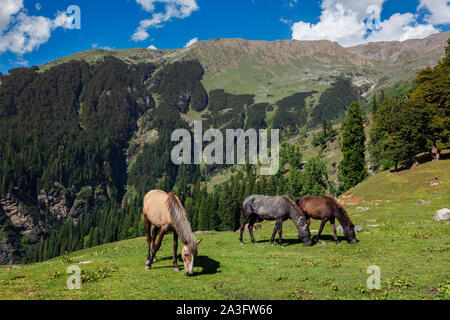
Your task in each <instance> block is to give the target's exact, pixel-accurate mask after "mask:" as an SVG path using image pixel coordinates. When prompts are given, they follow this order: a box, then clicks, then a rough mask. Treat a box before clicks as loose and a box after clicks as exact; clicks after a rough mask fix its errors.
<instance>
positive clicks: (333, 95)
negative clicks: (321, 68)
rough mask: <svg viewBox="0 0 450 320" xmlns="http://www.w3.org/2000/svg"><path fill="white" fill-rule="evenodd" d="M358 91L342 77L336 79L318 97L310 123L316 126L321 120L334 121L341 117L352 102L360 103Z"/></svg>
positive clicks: (360, 98)
mask: <svg viewBox="0 0 450 320" xmlns="http://www.w3.org/2000/svg"><path fill="white" fill-rule="evenodd" d="M363 99H364V98H362V97H361V96H360V94H359V92H358V89H357V88H356V87H355V86H353V85H352V83H351V81H350V80H349V79H347V78H344V77H337V78H336V80H335V81H334V82H333V83H332V84H331V87H330V88H328V89H326V90H325V92H323V94H322V95H321V96H320V98H319V103H318V105H317V106H316V107H315V108H314V110H313V111H312V112H311V123H312V125H317V124H320V123H322V120H335V119H336V118H338V117H339V116H341V115H343V114H344V113H345V111H346V108H347V107H348V106H350V104H351V103H352V102H353V101H358V102H359V101H362V100H363Z"/></svg>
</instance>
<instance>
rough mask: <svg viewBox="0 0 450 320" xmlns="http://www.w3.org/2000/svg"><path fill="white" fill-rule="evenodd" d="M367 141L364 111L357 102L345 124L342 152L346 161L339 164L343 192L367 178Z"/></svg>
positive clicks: (351, 107)
mask: <svg viewBox="0 0 450 320" xmlns="http://www.w3.org/2000/svg"><path fill="white" fill-rule="evenodd" d="M365 140H366V136H365V133H364V123H363V114H362V109H361V106H360V105H359V104H358V103H357V102H353V103H352V104H351V105H350V108H349V109H348V115H347V119H346V120H345V121H344V123H343V133H342V147H341V151H342V154H343V156H344V159H343V160H342V161H341V163H340V164H339V169H340V180H341V182H342V188H343V191H347V190H348V189H350V188H352V187H353V186H355V185H357V184H358V183H360V182H361V181H363V180H364V179H365V178H366V177H367V168H366V160H365V155H364V153H365V145H364V142H365Z"/></svg>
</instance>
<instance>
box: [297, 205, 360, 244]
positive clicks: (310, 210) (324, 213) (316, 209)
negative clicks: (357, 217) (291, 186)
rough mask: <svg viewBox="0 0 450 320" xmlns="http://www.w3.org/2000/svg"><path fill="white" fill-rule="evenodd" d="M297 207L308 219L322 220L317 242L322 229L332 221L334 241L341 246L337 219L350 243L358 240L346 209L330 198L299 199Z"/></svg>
mask: <svg viewBox="0 0 450 320" xmlns="http://www.w3.org/2000/svg"><path fill="white" fill-rule="evenodd" d="M296 202H297V205H298V206H299V207H300V209H302V210H303V211H304V212H305V213H306V215H307V216H308V217H311V218H313V219H316V220H322V222H321V223H320V228H319V233H318V234H317V238H316V240H317V242H319V237H320V234H321V233H322V229H323V227H324V226H325V224H326V223H327V221H330V223H331V228H332V229H333V239H334V241H336V243H337V244H339V239H338V237H337V234H336V226H335V224H334V221H335V219H337V220H338V221H339V223H340V224H341V226H342V229H343V230H344V236H345V237H346V238H347V241H348V242H349V243H356V242H357V241H358V240H357V239H356V235H355V225H354V224H353V223H352V221H351V220H350V217H349V216H348V214H347V212H346V211H345V209H344V208H343V207H342V206H341V205H340V204H339V203H338V202H337V201H336V200H335V199H333V198H330V197H326V196H323V197H316V196H304V197H303V198H299V199H297V201H296Z"/></svg>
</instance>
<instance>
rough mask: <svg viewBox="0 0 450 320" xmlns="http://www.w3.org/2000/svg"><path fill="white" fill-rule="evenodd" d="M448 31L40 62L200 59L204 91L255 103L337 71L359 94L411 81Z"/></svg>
mask: <svg viewBox="0 0 450 320" xmlns="http://www.w3.org/2000/svg"><path fill="white" fill-rule="evenodd" d="M448 38H450V31H447V32H443V33H437V34H433V35H430V36H428V37H427V38H425V39H412V40H406V41H403V42H398V41H390V42H376V43H368V44H363V45H358V46H355V47H348V48H344V47H342V46H340V45H339V44H337V43H333V42H330V41H326V40H323V41H298V40H277V41H252V40H245V39H212V40H205V41H199V42H197V43H195V44H194V45H192V46H190V47H188V48H184V49H176V50H151V49H124V50H89V51H85V52H80V53H76V54H74V55H71V56H69V57H64V58H61V59H58V60H55V61H53V62H51V63H49V64H46V65H43V66H42V67H41V69H43V70H45V69H47V68H49V67H50V66H53V65H55V64H58V63H62V62H67V61H69V60H72V59H84V60H86V61H88V62H93V61H98V60H99V59H101V58H102V57H103V56H105V55H113V56H115V57H118V58H120V59H122V60H124V61H125V62H127V63H137V62H144V61H146V62H153V63H156V64H164V63H167V62H173V61H176V60H180V59H198V60H199V61H200V63H201V64H202V66H203V68H204V69H205V75H204V78H203V81H202V82H203V84H204V86H205V88H206V89H207V91H208V92H209V91H211V90H214V89H224V90H225V91H227V92H229V93H233V94H248V93H252V94H255V95H256V97H255V98H256V101H257V102H271V103H273V102H275V101H278V100H280V99H282V98H285V97H287V96H289V95H292V94H294V93H296V92H299V91H305V92H306V91H311V90H317V91H319V92H323V91H324V90H325V89H327V88H329V87H330V85H331V83H332V82H333V80H334V77H336V76H346V77H350V78H351V79H352V81H353V83H354V84H355V85H357V86H358V87H360V89H361V93H366V94H367V93H368V91H371V90H373V89H375V88H382V87H388V86H391V85H393V84H394V83H396V82H397V81H399V80H412V79H413V77H414V76H415V74H416V73H417V72H418V71H419V70H421V69H423V68H424V67H426V66H433V65H435V64H436V63H437V62H438V61H439V60H440V59H441V58H442V57H443V56H444V47H445V45H446V41H447V39H448Z"/></svg>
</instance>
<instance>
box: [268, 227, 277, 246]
mask: <svg viewBox="0 0 450 320" xmlns="http://www.w3.org/2000/svg"><path fill="white" fill-rule="evenodd" d="M277 231H278V221H277V222H276V223H275V227H274V228H273V232H272V237H270V245H271V246H273V241H274V239H275V234H276V233H277Z"/></svg>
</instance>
